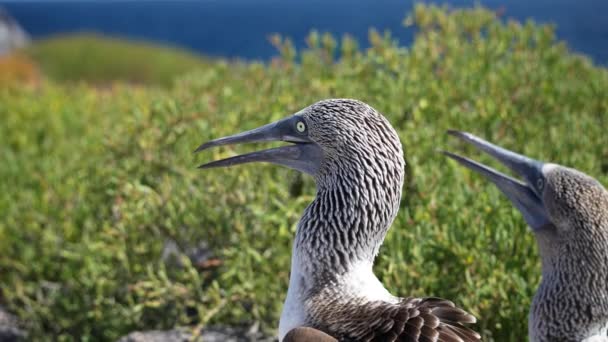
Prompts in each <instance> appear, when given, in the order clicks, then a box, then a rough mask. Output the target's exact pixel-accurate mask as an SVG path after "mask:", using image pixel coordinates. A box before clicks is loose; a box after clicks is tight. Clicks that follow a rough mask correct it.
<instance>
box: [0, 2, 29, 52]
mask: <svg viewBox="0 0 608 342" xmlns="http://www.w3.org/2000/svg"><path fill="white" fill-rule="evenodd" d="M29 42H30V37H29V36H28V34H27V33H26V32H25V31H24V30H23V29H22V28H21V26H19V24H18V23H17V21H16V20H15V19H13V17H11V16H10V15H9V14H8V12H7V11H5V10H3V9H2V8H0V56H2V55H6V54H8V53H9V52H11V51H12V50H14V49H18V48H22V47H24V46H26V45H27V44H28V43H29Z"/></svg>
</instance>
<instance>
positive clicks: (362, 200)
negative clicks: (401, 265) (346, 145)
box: [294, 154, 404, 280]
mask: <svg viewBox="0 0 608 342" xmlns="http://www.w3.org/2000/svg"><path fill="white" fill-rule="evenodd" d="M349 164H350V165H341V166H340V167H339V168H333V169H332V170H340V171H339V172H337V171H334V172H327V173H324V172H320V173H319V174H320V175H319V176H317V177H316V178H317V179H316V183H317V194H316V197H315V199H314V200H313V202H312V203H310V205H309V206H308V207H307V208H306V210H305V211H304V214H303V216H302V218H301V219H300V221H299V223H298V227H297V231H296V237H295V241H294V251H297V254H298V257H299V259H300V262H301V268H300V270H301V271H302V272H305V273H307V274H306V275H307V276H310V277H315V278H319V276H321V277H325V276H326V275H327V276H331V275H341V274H345V273H348V272H350V271H352V269H353V268H358V267H360V265H362V264H363V265H369V266H370V268H371V265H372V264H373V262H374V259H375V257H376V255H377V254H378V251H379V249H380V246H381V245H382V242H383V241H384V237H385V236H386V233H387V232H388V229H389V228H390V225H391V224H392V222H393V220H394V219H395V216H396V215H397V212H398V210H399V203H400V200H401V191H402V190H401V189H402V184H403V168H404V161H403V157H402V155H401V154H399V155H398V157H393V158H392V159H389V158H386V157H382V156H380V157H375V156H362V157H361V159H358V160H355V161H350V163H349ZM370 164H371V165H372V166H373V167H370ZM370 170H377V171H376V172H370ZM326 280H330V279H326Z"/></svg>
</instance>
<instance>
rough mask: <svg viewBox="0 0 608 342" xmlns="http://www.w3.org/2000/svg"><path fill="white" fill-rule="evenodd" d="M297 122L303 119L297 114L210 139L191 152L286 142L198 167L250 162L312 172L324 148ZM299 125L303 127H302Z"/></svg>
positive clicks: (204, 167) (312, 173)
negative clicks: (265, 142) (251, 144)
mask: <svg viewBox="0 0 608 342" xmlns="http://www.w3.org/2000/svg"><path fill="white" fill-rule="evenodd" d="M298 122H304V119H303V118H302V117H301V116H299V115H292V116H290V117H287V118H285V119H282V120H279V121H276V122H273V123H270V124H268V125H264V126H262V127H258V128H255V129H252V130H249V131H246V132H242V133H238V134H234V135H231V136H227V137H223V138H219V139H215V140H211V141H209V142H206V143H204V144H202V145H201V146H199V147H198V148H197V149H196V150H195V151H194V152H195V153H197V152H201V151H203V150H206V149H208V148H211V147H216V146H222V145H234V144H243V143H250V142H264V141H285V142H290V143H293V145H288V146H281V147H277V148H271V149H267V150H262V151H257V152H252V153H247V154H242V155H238V156H234V157H230V158H226V159H222V160H216V161H213V162H210V163H206V164H202V165H200V166H199V168H201V169H206V168H213V167H224V166H233V165H238V164H244V163H252V162H267V163H273V164H277V165H282V166H287V167H289V168H292V169H295V170H298V171H300V172H304V173H307V174H311V175H314V174H315V173H316V172H317V170H318V169H319V166H320V164H321V161H322V159H323V151H322V149H321V148H320V147H319V145H317V144H316V143H315V142H313V141H312V140H311V139H310V138H309V137H308V129H305V130H304V131H303V132H299V131H298V130H297V129H296V125H297V124H298ZM300 127H306V126H305V124H304V126H300Z"/></svg>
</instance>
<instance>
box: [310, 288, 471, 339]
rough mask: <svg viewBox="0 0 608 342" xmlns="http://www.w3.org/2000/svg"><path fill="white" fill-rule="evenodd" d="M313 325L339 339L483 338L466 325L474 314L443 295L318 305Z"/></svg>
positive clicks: (313, 316)
mask: <svg viewBox="0 0 608 342" xmlns="http://www.w3.org/2000/svg"><path fill="white" fill-rule="evenodd" d="M311 317H312V318H314V321H315V322H313V324H312V326H313V327H315V328H316V329H320V330H323V331H325V332H327V333H329V334H331V335H332V336H334V337H336V338H338V339H339V340H340V341H370V342H371V341H404V342H405V341H408V342H409V341H412V342H413V341H442V342H452V341H453V342H464V341H480V340H481V336H480V335H479V334H478V333H476V332H474V331H473V330H471V329H470V328H468V327H467V326H466V325H465V324H469V323H475V321H476V320H475V317H474V316H472V315H470V314H468V313H467V312H465V311H464V310H462V309H460V308H457V307H456V306H455V305H454V303H452V302H451V301H448V300H445V299H441V298H432V297H429V298H403V299H401V301H400V302H398V303H396V304H392V303H388V302H384V301H373V302H367V303H357V302H356V301H355V302H348V303H342V304H341V303H335V302H332V301H329V302H327V304H326V305H319V303H318V302H317V303H316V304H315V309H314V313H312V315H311Z"/></svg>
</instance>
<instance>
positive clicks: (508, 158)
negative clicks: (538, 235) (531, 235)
mask: <svg viewBox="0 0 608 342" xmlns="http://www.w3.org/2000/svg"><path fill="white" fill-rule="evenodd" d="M448 134H451V135H453V136H455V137H457V138H460V139H462V140H464V141H465V142H467V143H470V144H472V145H473V146H475V147H477V148H478V149H480V150H482V151H484V152H486V153H488V154H489V155H490V156H492V157H494V158H495V159H496V160H498V161H499V162H501V163H502V164H503V165H505V166H506V167H508V168H509V169H511V171H513V172H514V173H516V174H517V175H518V176H520V177H521V178H523V181H520V180H517V179H515V178H512V177H509V176H507V175H505V174H503V173H501V172H499V171H496V170H494V169H493V168H491V167H489V166H486V165H483V164H481V163H478V162H475V161H473V160H471V159H469V158H465V157H461V156H459V155H457V154H454V153H451V152H446V151H443V153H444V154H445V155H446V156H448V157H450V158H452V159H454V160H456V161H457V162H458V163H460V164H461V165H463V166H465V167H467V168H469V169H471V170H473V171H475V172H477V173H480V174H482V175H483V176H485V177H486V178H487V179H489V180H490V181H491V182H492V183H494V184H495V185H496V186H497V187H498V188H499V189H500V191H502V192H503V193H504V194H505V195H506V196H507V197H508V198H509V200H511V202H512V203H513V205H514V206H515V207H516V208H517V209H518V210H519V211H520V212H521V213H522V215H523V216H524V219H525V220H526V222H527V223H528V225H529V226H530V227H531V228H532V230H539V229H541V228H542V227H544V226H545V225H548V224H550V223H551V222H550V220H549V217H548V215H547V212H546V210H545V206H544V204H543V201H542V186H543V184H544V180H545V178H544V176H543V172H542V168H543V163H542V162H540V161H537V160H534V159H531V158H528V157H526V156H523V155H521V154H517V153H515V152H512V151H509V150H507V149H504V148H502V147H500V146H496V145H494V144H492V143H489V142H487V141H485V140H483V139H481V138H479V137H476V136H475V135H473V134H470V133H467V132H461V131H453V130H449V131H448Z"/></svg>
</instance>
